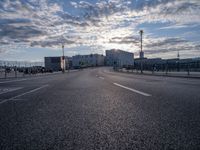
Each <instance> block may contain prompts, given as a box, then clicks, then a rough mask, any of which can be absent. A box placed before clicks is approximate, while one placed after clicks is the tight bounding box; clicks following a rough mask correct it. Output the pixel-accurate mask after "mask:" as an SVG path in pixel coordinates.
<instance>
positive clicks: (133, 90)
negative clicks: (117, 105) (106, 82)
mask: <svg viewBox="0 0 200 150" xmlns="http://www.w3.org/2000/svg"><path fill="white" fill-rule="evenodd" d="M113 84H114V85H116V86H118V87H121V88H124V89H127V90H129V91H132V92H135V93H138V94H140V95H143V96H151V95H150V94H148V93H145V92H142V91H138V90H135V89H132V88H129V87H126V86H123V85H121V84H118V83H113Z"/></svg>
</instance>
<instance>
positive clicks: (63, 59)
mask: <svg viewBox="0 0 200 150" xmlns="http://www.w3.org/2000/svg"><path fill="white" fill-rule="evenodd" d="M62 53H63V56H62V67H63V68H62V72H63V73H65V53H64V44H63V45H62Z"/></svg>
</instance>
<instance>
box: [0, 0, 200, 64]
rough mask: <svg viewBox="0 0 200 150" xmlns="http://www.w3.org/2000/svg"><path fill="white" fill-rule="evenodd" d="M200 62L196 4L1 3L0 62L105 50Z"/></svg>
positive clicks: (114, 0)
mask: <svg viewBox="0 0 200 150" xmlns="http://www.w3.org/2000/svg"><path fill="white" fill-rule="evenodd" d="M140 29H143V30H144V52H145V56H146V57H150V58H153V57H162V58H175V57H176V56H177V51H180V55H181V57H182V58H189V57H200V0H83V1H80V0H1V1H0V60H29V61H41V60H43V57H44V56H55V55H56V56H59V55H61V54H62V52H61V45H62V44H64V45H65V53H66V55H69V56H72V55H76V54H89V53H99V54H104V53H105V50H107V49H113V48H116V49H122V50H126V51H130V52H134V53H135V57H137V55H138V51H139V49H140V48H139V38H140V37H139V33H138V32H139V30H140Z"/></svg>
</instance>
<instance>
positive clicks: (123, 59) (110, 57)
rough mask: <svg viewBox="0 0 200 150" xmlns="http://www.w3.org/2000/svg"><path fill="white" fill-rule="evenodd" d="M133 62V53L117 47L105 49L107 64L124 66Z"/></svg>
mask: <svg viewBox="0 0 200 150" xmlns="http://www.w3.org/2000/svg"><path fill="white" fill-rule="evenodd" d="M133 64H134V54H133V53H130V52H126V51H122V50H118V49H111V50H106V65H107V66H115V65H117V66H120V67H122V66H124V65H133Z"/></svg>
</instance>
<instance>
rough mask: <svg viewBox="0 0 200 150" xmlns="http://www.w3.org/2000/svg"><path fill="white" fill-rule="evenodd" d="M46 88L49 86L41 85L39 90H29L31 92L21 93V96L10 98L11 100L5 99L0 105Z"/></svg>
mask: <svg viewBox="0 0 200 150" xmlns="http://www.w3.org/2000/svg"><path fill="white" fill-rule="evenodd" d="M47 86H49V85H48V84H46V85H43V86H41V87H39V88H36V89H33V90H31V91H28V92H25V93H22V94H20V95H17V96H14V97H11V98H9V99H5V100H3V101H1V102H0V104H3V103H5V102H8V101H15V100H16V98H19V97H21V96H24V95H27V94H30V93H33V92H36V91H38V90H41V89H43V88H45V87H47Z"/></svg>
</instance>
